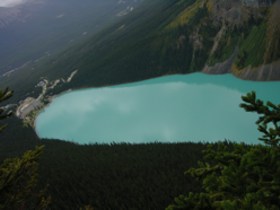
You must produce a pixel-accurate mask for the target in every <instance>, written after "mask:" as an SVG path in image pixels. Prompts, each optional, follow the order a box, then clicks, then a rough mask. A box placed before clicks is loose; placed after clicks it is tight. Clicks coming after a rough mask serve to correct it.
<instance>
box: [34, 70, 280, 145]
mask: <svg viewBox="0 0 280 210" xmlns="http://www.w3.org/2000/svg"><path fill="white" fill-rule="evenodd" d="M252 90H255V91H256V92H257V96H258V97H259V98H261V99H264V100H271V101H272V102H274V103H280V94H279V90H280V82H250V81H242V80H239V79H237V78H235V77H233V76H231V75H218V76H216V75H205V74H201V73H195V74H191V75H175V76H166V77H161V78H157V79H151V80H147V81H143V82H138V83H130V84H126V85H119V86H113V87H105V88H91V89H84V90H77V91H73V92H68V93H65V94H62V95H60V96H59V97H57V98H55V99H54V101H53V102H52V103H51V104H50V105H49V106H48V107H47V108H46V109H45V110H44V111H43V112H42V113H41V114H40V115H39V116H38V118H37V120H36V132H37V134H38V135H39V137H41V138H49V139H52V138H54V139H61V140H68V141H73V142H76V143H80V144H85V143H112V142H115V143H119V142H129V143H147V142H155V141H159V142H187V141H193V142H199V141H205V142H206V141H209V142H214V141H218V140H225V139H228V140H232V141H236V142H246V143H258V142H259V141H258V140H257V138H258V137H259V136H260V134H259V133H258V131H257V126H256V125H255V121H256V119H257V115H256V114H253V113H247V112H245V111H244V110H243V109H241V108H239V104H240V103H241V102H242V101H241V95H244V94H246V93H247V92H249V91H252Z"/></svg>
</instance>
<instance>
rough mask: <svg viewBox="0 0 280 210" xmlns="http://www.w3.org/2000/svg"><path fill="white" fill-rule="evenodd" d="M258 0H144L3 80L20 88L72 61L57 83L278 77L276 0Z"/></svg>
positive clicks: (27, 87)
mask: <svg viewBox="0 0 280 210" xmlns="http://www.w3.org/2000/svg"><path fill="white" fill-rule="evenodd" d="M256 2H257V1H256ZM256 2H255V3H254V4H252V2H251V3H248V2H247V3H246V2H243V1H230V2H228V3H225V2H224V1H221V0H198V1H193V0H176V1H174V0H172V1H171V0H164V1H159V0H154V1H144V2H143V3H142V4H141V6H140V7H138V8H136V9H135V10H133V12H131V13H130V14H128V15H126V16H125V17H123V18H121V19H120V20H119V21H118V22H116V23H114V24H112V25H111V26H109V27H107V28H105V29H103V30H102V31H101V32H100V33H98V34H96V35H94V36H92V37H91V38H90V39H88V40H87V41H85V42H83V43H81V44H77V45H76V46H73V47H71V48H69V49H67V50H65V51H64V52H62V53H60V54H56V55H55V56H52V57H49V58H45V59H42V60H41V61H40V62H38V63H32V64H30V65H28V66H27V67H26V68H23V69H20V70H19V71H17V72H15V73H13V74H11V76H10V77H6V78H2V81H1V82H3V84H5V85H8V86H10V87H11V88H12V89H15V90H16V91H21V93H23V94H20V95H24V93H26V92H31V91H32V90H33V88H34V86H35V84H37V82H38V81H39V79H40V78H41V77H42V76H46V77H47V78H49V79H52V80H53V79H57V78H60V77H64V76H65V75H68V74H69V73H71V72H72V71H73V70H76V69H77V70H78V74H77V75H76V77H75V78H74V80H73V81H72V82H71V84H68V86H65V87H64V88H63V89H61V90H59V91H62V90H65V89H68V88H81V87H88V86H105V85H113V84H119V83H126V82H131V81H137V80H143V79H147V78H152V77H157V76H161V75H166V74H175V73H190V72H194V71H204V72H206V73H228V72H231V73H233V74H235V75H237V76H239V77H241V78H244V79H252V80H279V79H280V72H279V68H278V67H279V65H280V60H279V48H278V47H277V46H278V44H279V40H278V38H277V37H279V36H278V34H279V30H278V27H276V26H278V25H279V21H278V20H279V18H277V17H278V16H277V15H278V12H277V11H278V10H277V8H278V7H279V1H272V3H273V2H274V3H273V4H271V1H262V2H261V3H256ZM274 26H275V27H274ZM30 75H32V76H30ZM59 91H58V92H59Z"/></svg>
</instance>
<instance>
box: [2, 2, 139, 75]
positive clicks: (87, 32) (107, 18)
mask: <svg viewBox="0 0 280 210" xmlns="http://www.w3.org/2000/svg"><path fill="white" fill-rule="evenodd" d="M25 2H26V3H24V4H21V5H17V6H14V7H7V8H6V7H0V46H1V48H0V56H1V60H0V72H1V73H4V72H6V71H9V70H11V69H13V68H16V67H18V66H21V65H23V64H24V63H27V62H30V61H32V60H36V59H38V60H39V59H41V58H42V57H44V56H45V57H46V56H50V55H51V54H53V53H55V52H58V51H59V50H61V49H63V48H64V47H67V46H68V47H69V46H71V45H73V44H75V43H76V44H77V43H79V42H80V41H82V40H85V39H86V38H87V37H89V36H91V35H93V34H94V33H96V32H97V31H99V30H100V29H101V28H102V27H103V26H104V25H106V24H109V23H111V22H112V21H115V20H117V19H119V18H120V16H121V15H125V14H127V13H128V12H129V11H130V10H132V9H133V8H134V7H136V6H137V5H138V3H139V2H140V1H134V0H126V1H118V0H106V1H101V0H83V1H82V2H79V1H76V0H68V1H66V0H59V1H56V0H36V1H33V0H27V1H25Z"/></svg>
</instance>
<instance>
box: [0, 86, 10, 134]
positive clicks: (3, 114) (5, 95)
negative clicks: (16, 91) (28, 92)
mask: <svg viewBox="0 0 280 210" xmlns="http://www.w3.org/2000/svg"><path fill="white" fill-rule="evenodd" d="M12 95H13V92H12V91H11V90H9V89H8V88H6V89H5V90H4V91H3V90H0V103H1V102H3V101H5V100H7V99H9V98H10V97H11V96H12ZM11 114H12V113H10V112H7V111H6V110H5V109H4V108H0V120H2V119H5V118H7V117H8V116H9V115H11ZM5 127H6V126H5V125H0V132H1V131H2V130H3V129H4V128H5Z"/></svg>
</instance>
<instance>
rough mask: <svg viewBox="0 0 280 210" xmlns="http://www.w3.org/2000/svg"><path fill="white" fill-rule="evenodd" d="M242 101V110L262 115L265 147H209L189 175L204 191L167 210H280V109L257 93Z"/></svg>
mask: <svg viewBox="0 0 280 210" xmlns="http://www.w3.org/2000/svg"><path fill="white" fill-rule="evenodd" d="M242 99H243V101H244V102H245V103H243V104H241V107H242V108H244V109H245V110H246V111H250V112H257V113H258V114H260V115H261V116H260V117H259V120H258V121H257V124H258V129H259V131H260V132H262V133H263V134H264V136H263V137H262V138H260V140H262V141H264V143H265V144H266V145H265V146H263V145H257V146H246V145H244V144H219V145H209V146H208V148H207V150H205V151H204V158H203V162H199V167H198V168H191V169H189V170H188V171H187V172H186V173H187V174H189V175H191V176H193V177H195V178H196V179H197V180H198V181H199V182H200V183H201V186H202V189H203V190H202V191H201V192H199V193H193V192H190V193H188V194H187V195H180V196H179V197H177V198H176V199H175V204H172V205H170V206H169V207H168V208H167V209H168V210H175V209H192V210H195V209H197V210H203V209H205V210H206V209H207V210H208V209H209V210H211V209H213V210H214V209H224V210H228V209H232V210H235V209H236V210H237V209H257V210H266V209H271V210H277V209H279V206H280V197H279V192H280V178H279V177H280V170H279V169H280V148H279V141H280V138H279V137H280V127H279V122H280V105H274V104H272V103H271V102H267V103H266V104H264V102H263V101H261V100H259V99H256V94H255V93H254V92H252V93H249V94H247V95H246V96H243V97H242ZM271 124H272V125H271Z"/></svg>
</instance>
